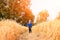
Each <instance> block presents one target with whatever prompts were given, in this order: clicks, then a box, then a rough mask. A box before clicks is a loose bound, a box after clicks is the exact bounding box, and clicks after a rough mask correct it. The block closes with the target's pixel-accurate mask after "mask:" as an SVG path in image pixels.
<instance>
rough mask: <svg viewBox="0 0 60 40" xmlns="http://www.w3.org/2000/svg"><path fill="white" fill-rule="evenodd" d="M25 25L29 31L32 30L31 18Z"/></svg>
mask: <svg viewBox="0 0 60 40" xmlns="http://www.w3.org/2000/svg"><path fill="white" fill-rule="evenodd" d="M27 27H28V28H29V33H30V32H32V30H31V28H32V23H31V20H29V21H28V23H27Z"/></svg>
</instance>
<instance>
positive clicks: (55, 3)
mask: <svg viewBox="0 0 60 40" xmlns="http://www.w3.org/2000/svg"><path fill="white" fill-rule="evenodd" d="M30 9H31V10H32V12H33V14H34V15H35V21H36V18H37V15H38V13H39V12H41V11H42V10H45V9H46V10H48V12H49V15H50V16H49V17H48V19H49V20H53V19H55V18H56V16H57V15H58V12H59V11H60V0H31V7H30Z"/></svg>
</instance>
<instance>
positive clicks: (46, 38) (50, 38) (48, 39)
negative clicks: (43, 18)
mask: <svg viewBox="0 0 60 40" xmlns="http://www.w3.org/2000/svg"><path fill="white" fill-rule="evenodd" d="M32 33H33V34H35V36H34V38H35V39H34V40H60V20H53V21H49V22H43V23H40V24H38V25H36V26H33V27H32Z"/></svg>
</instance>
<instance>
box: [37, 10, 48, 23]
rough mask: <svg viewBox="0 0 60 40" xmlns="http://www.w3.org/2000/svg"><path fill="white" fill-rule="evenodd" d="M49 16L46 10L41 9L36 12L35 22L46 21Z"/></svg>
mask: <svg viewBox="0 0 60 40" xmlns="http://www.w3.org/2000/svg"><path fill="white" fill-rule="evenodd" d="M48 16H49V14H48V11H47V10H43V11H41V12H40V13H39V14H38V17H37V22H39V23H40V22H44V21H47V17H48Z"/></svg>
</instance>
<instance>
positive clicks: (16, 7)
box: [0, 0, 34, 26]
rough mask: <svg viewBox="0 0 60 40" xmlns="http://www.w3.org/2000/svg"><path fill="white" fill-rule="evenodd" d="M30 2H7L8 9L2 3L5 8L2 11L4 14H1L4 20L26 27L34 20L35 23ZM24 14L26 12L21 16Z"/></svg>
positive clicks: (12, 0) (27, 0)
mask: <svg viewBox="0 0 60 40" xmlns="http://www.w3.org/2000/svg"><path fill="white" fill-rule="evenodd" d="M30 1H31V0H9V1H7V0H6V2H7V3H6V4H7V6H8V7H5V6H6V5H2V3H1V5H2V6H3V7H4V8H2V9H3V10H2V9H1V11H2V12H0V14H1V15H2V16H3V17H4V19H13V20H15V21H17V22H18V23H20V24H22V25H25V26H26V24H27V22H28V20H32V23H33V21H34V15H33V13H32V11H31V10H30ZM2 2H3V1H2ZM4 3H5V2H3V4H4ZM1 5H0V6H1ZM22 12H24V15H23V16H22V15H21V14H23V13H22ZM21 16H22V17H21ZM2 19H3V18H2Z"/></svg>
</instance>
